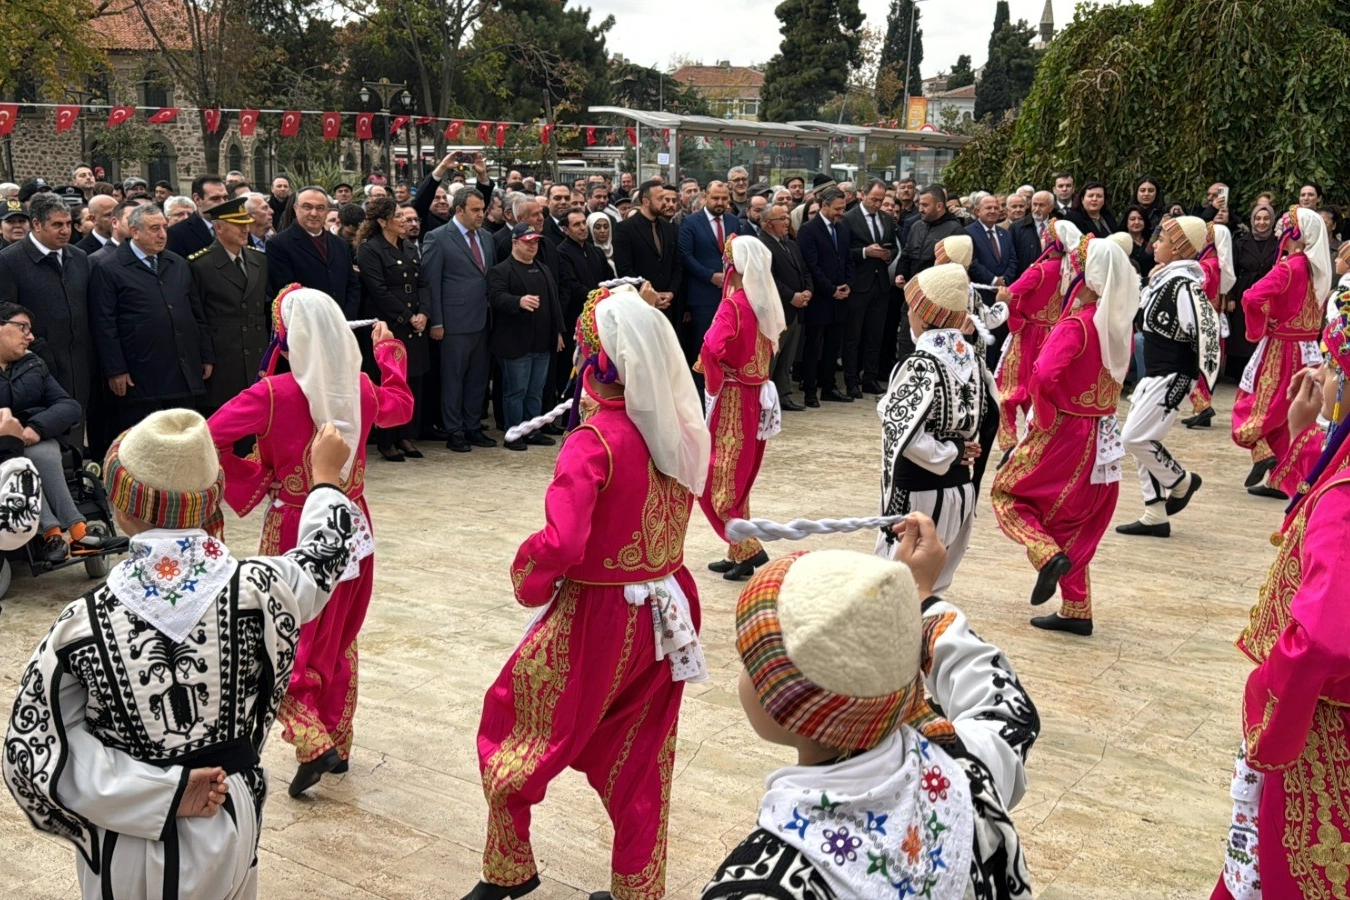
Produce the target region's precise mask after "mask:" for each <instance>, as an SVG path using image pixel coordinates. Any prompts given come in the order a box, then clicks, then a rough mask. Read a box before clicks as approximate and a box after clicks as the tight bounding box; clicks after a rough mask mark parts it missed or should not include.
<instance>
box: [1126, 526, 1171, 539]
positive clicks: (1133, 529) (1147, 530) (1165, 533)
mask: <svg viewBox="0 0 1350 900" xmlns="http://www.w3.org/2000/svg"><path fill="white" fill-rule="evenodd" d="M1116 534H1130V535H1140V536H1144V537H1156V538H1165V537H1171V536H1172V523H1171V522H1159V523H1158V524H1157V525H1147V524H1145V523H1144V522H1131V523H1130V524H1128V525H1117V526H1116Z"/></svg>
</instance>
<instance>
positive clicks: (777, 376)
mask: <svg viewBox="0 0 1350 900" xmlns="http://www.w3.org/2000/svg"><path fill="white" fill-rule="evenodd" d="M801 342H802V323H801V322H798V321H796V320H795V319H794V320H793V322H792V324H791V325H789V326H788V327H787V331H784V332H783V336H782V337H780V338H779V339H778V353H777V354H776V355H775V356H774V358H773V385H774V387H776V388H778V396H779V398H780V399H784V400H786V399H787V398H788V397H791V396H792V365H793V363H795V362H796V361H797V348H798V347H799V346H801Z"/></svg>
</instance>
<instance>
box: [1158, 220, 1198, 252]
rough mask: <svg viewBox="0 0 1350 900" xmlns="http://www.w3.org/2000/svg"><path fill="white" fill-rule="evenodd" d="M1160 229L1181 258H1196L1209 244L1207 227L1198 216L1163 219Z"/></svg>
mask: <svg viewBox="0 0 1350 900" xmlns="http://www.w3.org/2000/svg"><path fill="white" fill-rule="evenodd" d="M1162 230H1163V234H1165V235H1167V239H1168V240H1169V241H1170V242H1171V243H1172V247H1173V249H1175V250H1176V251H1177V255H1178V256H1180V257H1181V258H1182V259H1198V258H1199V256H1200V254H1201V253H1203V252H1204V250H1205V248H1206V247H1207V246H1209V228H1208V226H1206V224H1205V220H1204V219H1202V218H1200V217H1199V216H1177V217H1176V218H1175V219H1163V222H1162Z"/></svg>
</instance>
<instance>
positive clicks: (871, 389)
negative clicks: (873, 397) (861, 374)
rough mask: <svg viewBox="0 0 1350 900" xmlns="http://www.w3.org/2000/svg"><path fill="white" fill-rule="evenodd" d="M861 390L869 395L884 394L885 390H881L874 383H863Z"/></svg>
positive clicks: (881, 388)
mask: <svg viewBox="0 0 1350 900" xmlns="http://www.w3.org/2000/svg"><path fill="white" fill-rule="evenodd" d="M862 389H863V390H864V391H866V392H867V393H869V394H884V393H886V389H885V388H883V387H882V386H881V385H879V384H877V383H876V382H875V381H864V382H863V383H862Z"/></svg>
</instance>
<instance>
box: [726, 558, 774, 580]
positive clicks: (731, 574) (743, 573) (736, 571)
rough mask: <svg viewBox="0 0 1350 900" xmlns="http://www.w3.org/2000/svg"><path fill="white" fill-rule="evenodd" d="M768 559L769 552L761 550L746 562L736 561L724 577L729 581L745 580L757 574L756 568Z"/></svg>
mask: <svg viewBox="0 0 1350 900" xmlns="http://www.w3.org/2000/svg"><path fill="white" fill-rule="evenodd" d="M768 561H769V554H768V553H767V552H766V551H764V550H761V551H759V552H758V553H756V554H755V555H754V556H752V557H750V558H749V559H747V560H746V561H745V562H740V563H736V564H735V565H734V566H732V567H731V569H730V570H729V571H727V572H726V573H724V574H723V575H722V577H723V578H725V579H726V580H727V581H744V580H745V579H747V578H749V577H750V576H751V575H753V574H755V570H756V569H758V568H759V567H760V566H762V565H764V564H765V563H767V562H768Z"/></svg>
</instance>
